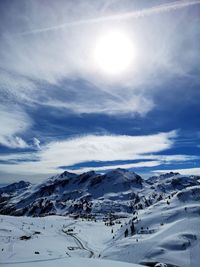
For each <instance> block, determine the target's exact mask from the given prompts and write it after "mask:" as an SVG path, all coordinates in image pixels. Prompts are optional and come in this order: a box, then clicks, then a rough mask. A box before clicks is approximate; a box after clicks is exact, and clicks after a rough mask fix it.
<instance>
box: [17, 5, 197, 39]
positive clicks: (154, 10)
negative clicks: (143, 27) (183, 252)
mask: <svg viewBox="0 0 200 267" xmlns="http://www.w3.org/2000/svg"><path fill="white" fill-rule="evenodd" d="M197 4H200V1H199V0H182V1H175V2H172V3H167V4H166V3H165V4H161V5H157V6H154V7H150V8H148V9H141V10H136V11H132V12H126V13H122V14H115V15H110V16H103V17H97V18H90V19H83V20H77V21H70V22H66V23H62V24H60V25H55V26H51V27H46V28H38V29H33V30H30V31H25V32H22V33H20V34H19V35H27V34H37V33H43V32H48V31H55V30H59V29H63V28H66V27H73V26H80V25H84V24H91V23H92V24H94V23H101V22H107V21H116V20H117V21H118V20H120V21H122V20H128V19H136V18H141V17H145V16H151V15H155V14H160V13H164V12H169V11H173V10H178V9H182V8H185V7H189V6H192V5H197Z"/></svg>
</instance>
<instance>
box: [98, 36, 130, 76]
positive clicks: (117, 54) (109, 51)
mask: <svg viewBox="0 0 200 267" xmlns="http://www.w3.org/2000/svg"><path fill="white" fill-rule="evenodd" d="M94 56H95V61H96V63H97V65H98V67H99V69H101V71H103V72H104V73H107V74H109V75H116V74H121V73H123V72H124V71H126V70H127V69H128V67H129V66H130V65H131V63H132V61H133V58H134V47H133V44H132V41H131V39H130V38H129V37H128V36H127V35H126V34H124V33H123V32H108V33H106V34H104V35H103V36H101V37H100V38H99V39H98V40H97V43H96V47H95V50H94Z"/></svg>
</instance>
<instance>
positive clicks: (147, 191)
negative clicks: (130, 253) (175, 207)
mask: <svg viewBox="0 0 200 267" xmlns="http://www.w3.org/2000/svg"><path fill="white" fill-rule="evenodd" d="M199 184H200V183H199V180H198V179H197V177H193V176H182V175H180V174H178V173H168V174H165V175H163V174H162V175H160V176H154V177H150V178H149V179H147V180H144V179H142V177H141V176H139V175H138V174H136V173H134V172H131V171H128V170H124V169H115V170H112V171H110V172H108V173H106V174H98V173H96V172H94V171H90V172H86V173H83V174H80V175H78V174H74V173H70V172H67V171H65V172H63V173H62V174H60V175H56V176H53V177H51V178H49V179H47V180H45V181H44V182H42V183H40V184H38V185H31V184H30V183H26V182H23V181H22V182H19V183H15V184H11V185H9V186H7V187H4V188H1V191H0V213H1V214H9V215H18V216H19V215H28V216H41V215H49V214H51V215H52V214H58V215H66V214H71V213H73V214H77V215H81V216H82V215H85V214H106V213H114V212H121V213H123V212H124V213H133V212H134V211H135V210H138V209H143V208H145V207H148V206H151V205H152V204H154V203H156V202H158V201H161V200H162V199H164V198H165V196H167V195H168V194H172V195H173V194H175V193H176V192H177V191H181V190H183V189H185V188H187V187H191V186H198V185H199Z"/></svg>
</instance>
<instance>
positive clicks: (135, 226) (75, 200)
mask: <svg viewBox="0 0 200 267" xmlns="http://www.w3.org/2000/svg"><path fill="white" fill-rule="evenodd" d="M10 188H11V190H10V191H9V190H8V187H7V189H6V190H4V191H3V190H2V192H1V193H0V195H1V213H4V214H5V213H7V214H9V215H11V214H16V215H29V217H27V216H21V217H13V216H6V215H0V259H1V263H3V264H4V265H5V266H9V264H13V263H15V264H17V262H18V266H30V267H32V265H33V264H34V266H35V265H36V266H40V265H41V264H42V265H43V266H45V265H44V264H48V266H51V264H52V265H53V264H54V266H57V265H59V266H62V265H63V266H64V265H65V264H66V265H67V264H68V265H70V266H74V267H78V266H85V265H87V266H90V265H91V266H99V267H100V266H102V267H105V266H106V267H107V266H122V267H125V266H126V265H124V263H121V262H120V263H118V264H117V263H115V262H107V261H105V260H107V259H109V260H115V261H122V262H129V263H135V264H143V265H145V266H153V267H155V266H156V265H157V266H159V267H160V266H167V267H174V266H178V267H199V262H200V254H199V251H200V223H199V222H200V182H199V177H197V176H183V175H180V174H178V173H168V174H165V175H161V176H154V177H151V178H149V179H148V180H143V179H142V178H141V177H140V176H139V175H137V174H135V173H133V172H129V171H126V170H122V169H116V170H113V171H111V172H108V173H107V174H104V175H101V174H97V173H95V172H93V171H92V172H88V173H84V174H81V175H76V174H72V173H68V172H64V173H63V174H61V175H57V176H54V177H51V178H49V179H47V180H45V181H44V182H43V183H40V184H38V185H34V186H31V185H30V184H29V185H27V187H26V186H25V187H24V188H15V189H14V190H13V188H14V187H13V186H11V187H10ZM48 214H60V215H65V216H55V215H54V216H45V217H43V216H44V215H48ZM31 215H33V216H34V217H32V216H31ZM35 216H36V217H35ZM37 216H39V217H37ZM41 216H42V217H41ZM74 257H76V258H78V259H77V260H74V259H72V258H74ZM83 258H84V260H83ZM86 258H96V260H95V261H92V260H87V259H86ZM161 263H163V265H159V264H161ZM84 264H85V265H84ZM109 264H110V265H109ZM127 267H128V265H127ZM130 267H131V266H130Z"/></svg>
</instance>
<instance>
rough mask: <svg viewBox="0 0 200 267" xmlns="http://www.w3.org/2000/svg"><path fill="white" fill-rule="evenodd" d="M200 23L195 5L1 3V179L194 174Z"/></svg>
mask: <svg viewBox="0 0 200 267" xmlns="http://www.w3.org/2000/svg"><path fill="white" fill-rule="evenodd" d="M199 25H200V0H194V1H193V0H188V1H187V0H179V1H169V0H168V1H166V0H152V1H149V0H123V1H122V0H121V1H120V0H101V1H97V0H85V1H80V0H77V1H73V0H67V1H64V0H63V1H62V0H58V1H54V0H43V1H39V0H28V1H27V0H21V1H18V0H7V1H0V183H2V184H4V183H9V182H14V181H19V180H21V179H24V180H28V181H31V182H32V183H37V182H39V181H41V180H42V179H44V178H46V177H48V176H52V175H54V174H56V173H61V172H62V171H64V170H68V171H73V172H77V173H82V172H85V171H90V170H96V171H98V172H105V171H108V170H110V169H114V168H118V167H120V168H126V169H130V170H132V171H135V172H136V173H139V174H142V175H144V176H150V175H155V174H158V173H162V172H167V171H178V172H180V173H182V174H194V175H200V105H199V103H200V75H199V74H200V53H199V51H200V28H199ZM116 33H117V34H118V35H120V38H118V39H117V38H113V34H114V35H115V34H116ZM102 43H103V44H102ZM108 48H109V49H110V50H108ZM118 49H120V50H118ZM107 50H108V51H107ZM111 55H112V57H111ZM110 57H111V58H110ZM109 60H110V61H109ZM123 64H124V65H123Z"/></svg>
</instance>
